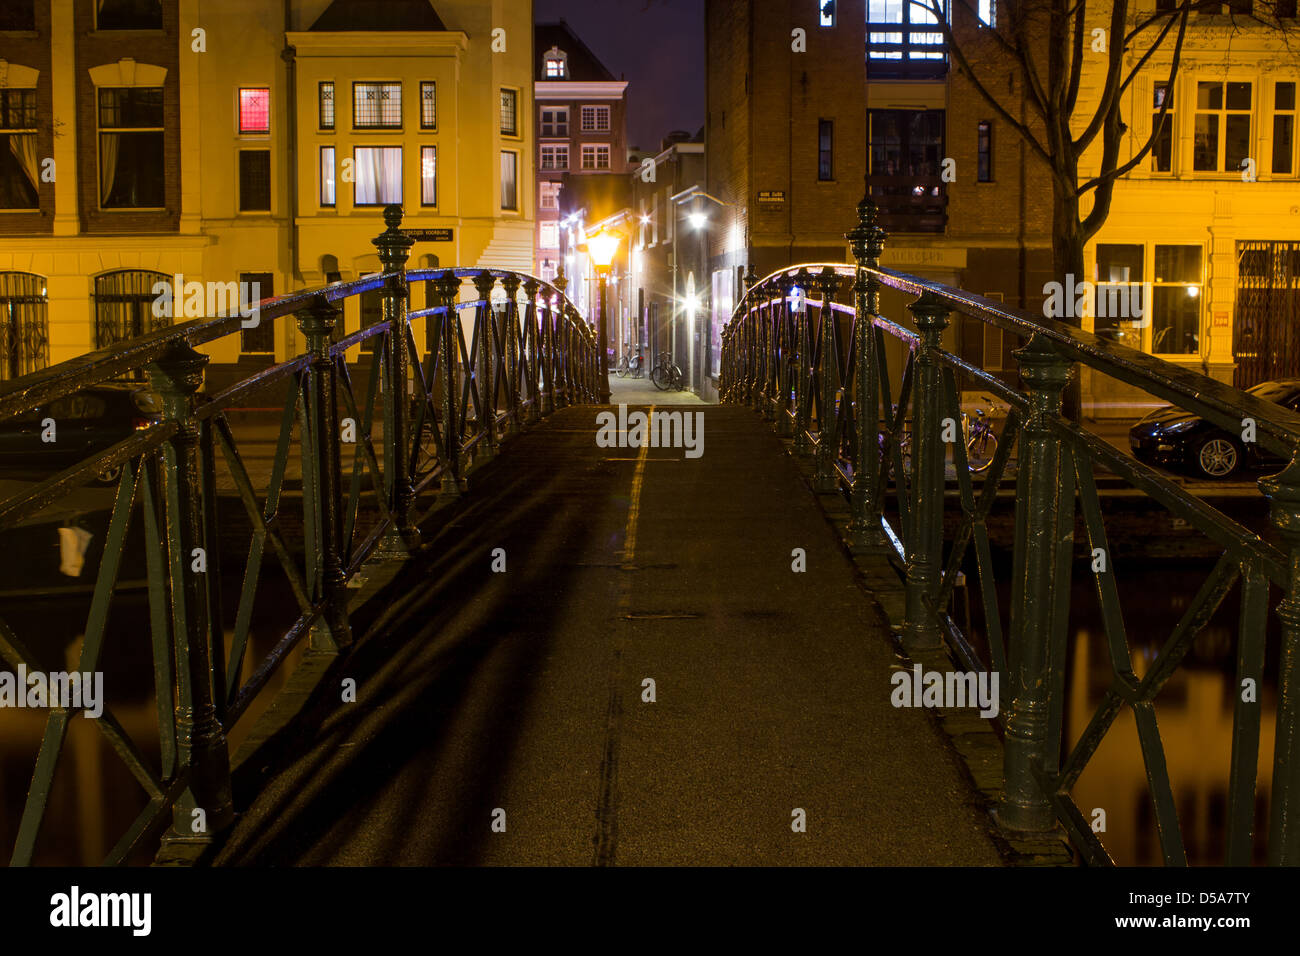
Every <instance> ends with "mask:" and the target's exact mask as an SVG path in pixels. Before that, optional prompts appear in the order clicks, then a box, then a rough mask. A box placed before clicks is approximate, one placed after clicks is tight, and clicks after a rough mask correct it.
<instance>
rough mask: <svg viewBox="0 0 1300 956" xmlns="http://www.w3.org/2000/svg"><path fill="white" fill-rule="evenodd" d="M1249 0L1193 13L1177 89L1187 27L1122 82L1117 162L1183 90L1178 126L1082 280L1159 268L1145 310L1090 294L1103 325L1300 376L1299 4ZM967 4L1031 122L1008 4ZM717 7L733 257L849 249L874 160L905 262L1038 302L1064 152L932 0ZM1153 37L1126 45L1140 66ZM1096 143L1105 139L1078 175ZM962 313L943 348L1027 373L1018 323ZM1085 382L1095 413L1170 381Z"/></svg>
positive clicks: (743, 1) (711, 98) (1048, 272)
mask: <svg viewBox="0 0 1300 956" xmlns="http://www.w3.org/2000/svg"><path fill="white" fill-rule="evenodd" d="M1157 2H1162V0H1145V2H1144V0H1138V2H1137V3H1136V4H1135V7H1136V9H1135V10H1134V11H1133V12H1132V15H1131V16H1132V19H1133V24H1131V25H1130V26H1133V25H1136V23H1137V22H1138V20H1139V19H1141V18H1149V17H1151V16H1152V15H1153V14H1155V13H1156V12H1157V6H1156V4H1157ZM1263 6H1266V7H1267V9H1266V10H1260V11H1257V13H1259V14H1261V15H1262V16H1264V18H1265V19H1267V18H1268V17H1269V16H1272V15H1273V11H1274V6H1273V5H1272V4H1267V5H1263ZM1170 8H1171V7H1169V6H1165V5H1163V2H1162V6H1161V7H1160V9H1161V10H1166V9H1170ZM1234 9H1235V10H1236V12H1237V16H1236V17H1235V19H1234V18H1231V17H1230V16H1229V14H1230V13H1231V12H1232V11H1230V10H1229V9H1228V8H1227V7H1226V6H1225V7H1223V8H1214V9H1211V8H1208V7H1207V8H1205V9H1203V10H1200V11H1198V12H1197V13H1194V14H1193V15H1192V17H1191V21H1190V24H1189V27H1188V32H1187V39H1186V41H1185V44H1184V49H1183V55H1182V61H1181V67H1180V70H1179V73H1178V75H1177V78H1176V81H1175V84H1174V87H1175V88H1174V89H1172V90H1167V89H1166V86H1167V82H1166V81H1167V77H1168V74H1169V69H1170V60H1171V57H1172V43H1169V44H1167V45H1166V46H1165V47H1164V48H1162V50H1161V52H1160V53H1158V54H1157V55H1156V56H1154V57H1152V58H1151V59H1150V61H1149V62H1147V63H1146V64H1145V65H1144V66H1143V68H1142V69H1141V70H1140V71H1139V72H1138V74H1137V77H1136V79H1135V81H1134V82H1133V83H1132V84H1131V85H1130V86H1129V87H1128V89H1127V90H1126V91H1125V97H1126V100H1125V103H1124V107H1123V116H1124V119H1125V122H1126V123H1127V124H1128V127H1129V129H1128V136H1127V140H1128V142H1127V143H1126V146H1125V149H1124V151H1122V152H1123V155H1121V157H1120V162H1123V161H1124V160H1126V159H1127V158H1128V157H1129V156H1131V155H1133V153H1134V152H1135V151H1136V150H1138V149H1140V148H1141V146H1142V145H1143V144H1144V143H1145V142H1146V138H1147V136H1148V135H1149V134H1150V132H1151V130H1152V125H1151V123H1152V117H1153V115H1154V114H1156V113H1157V112H1158V110H1159V106H1160V104H1161V103H1162V102H1163V101H1164V98H1166V97H1168V98H1169V99H1170V102H1171V103H1172V104H1174V105H1173V109H1172V110H1171V111H1170V113H1169V123H1168V127H1169V128H1168V129H1167V130H1165V131H1164V132H1163V133H1162V140H1161V142H1160V143H1159V145H1158V147H1157V149H1156V150H1155V152H1154V155H1153V156H1152V157H1149V158H1148V160H1146V161H1144V162H1142V163H1140V164H1139V165H1138V166H1137V167H1135V168H1134V169H1132V170H1130V171H1129V172H1127V173H1126V174H1125V175H1124V176H1122V177H1121V178H1120V179H1119V181H1118V183H1117V185H1116V189H1115V193H1114V200H1113V203H1112V206H1111V210H1110V214H1109V218H1108V219H1107V221H1106V224H1105V225H1104V226H1103V228H1102V230H1101V232H1100V233H1098V235H1097V236H1095V237H1094V238H1093V241H1092V242H1090V243H1089V244H1088V246H1087V248H1086V250H1085V269H1086V272H1087V273H1088V274H1087V275H1085V276H1081V277H1073V281H1074V282H1076V283H1077V282H1080V281H1085V280H1086V281H1090V282H1094V283H1100V285H1099V286H1098V289H1099V291H1100V292H1102V293H1106V292H1107V291H1108V289H1109V288H1113V287H1122V289H1123V291H1125V292H1127V291H1128V288H1129V287H1130V286H1133V287H1135V289H1134V295H1137V294H1139V293H1138V291H1137V288H1136V287H1144V285H1145V284H1147V283H1149V284H1150V285H1151V289H1150V291H1149V293H1146V294H1145V298H1146V299H1149V308H1147V309H1146V310H1145V311H1144V313H1143V315H1142V316H1140V317H1135V318H1134V319H1132V320H1123V319H1116V318H1106V317H1104V316H1103V317H1102V318H1100V319H1098V318H1097V317H1096V316H1094V315H1092V314H1091V312H1090V313H1089V314H1086V315H1084V316H1083V317H1082V320H1083V327H1084V328H1085V329H1087V330H1089V331H1096V332H1098V333H1099V334H1102V335H1107V336H1110V337H1112V338H1115V339H1116V340H1118V341H1122V342H1123V343H1124V344H1127V345H1132V346H1133V347H1136V348H1140V349H1142V350H1144V351H1147V352H1150V353H1152V354H1155V355H1159V356H1160V357H1161V358H1164V359H1167V360H1169V361H1172V362H1175V363H1177V364H1183V365H1187V366H1189V367H1194V368H1196V369H1197V370H1199V371H1204V372H1206V373H1207V374H1210V375H1212V376H1214V377H1216V378H1219V379H1221V380H1223V381H1227V382H1235V383H1236V384H1238V385H1240V386H1243V387H1246V386H1249V385H1253V384H1255V383H1257V382H1259V381H1262V380H1265V379H1267V378H1274V377H1279V376H1281V375H1297V374H1300V358H1296V359H1294V360H1288V359H1286V358H1285V356H1288V355H1300V351H1298V350H1296V349H1295V348H1293V347H1292V343H1293V336H1294V335H1295V332H1294V331H1293V330H1294V329H1295V328H1296V327H1297V321H1300V313H1297V307H1298V306H1300V300H1297V298H1296V295H1297V283H1298V282H1300V279H1298V278H1297V267H1296V265H1295V263H1297V262H1300V254H1298V251H1297V250H1300V246H1297V245H1296V239H1297V235H1296V232H1297V228H1300V214H1297V213H1296V212H1295V211H1294V210H1296V209H1300V176H1298V173H1300V157H1297V155H1296V141H1295V140H1296V137H1295V129H1294V123H1295V122H1296V120H1295V118H1294V117H1295V111H1296V108H1295V99H1294V91H1295V86H1296V83H1297V82H1300V62H1298V61H1297V60H1296V58H1295V56H1294V54H1293V53H1291V52H1288V49H1287V43H1288V42H1294V40H1295V39H1297V38H1300V34H1297V33H1296V32H1295V30H1296V21H1295V19H1294V12H1295V11H1294V7H1293V5H1292V6H1290V7H1287V6H1286V5H1279V6H1278V7H1277V8H1276V10H1277V12H1278V13H1280V14H1282V17H1281V19H1280V20H1278V19H1276V17H1275V18H1274V20H1273V22H1272V23H1271V24H1269V23H1267V22H1256V21H1251V20H1246V19H1243V18H1242V17H1241V13H1242V9H1241V4H1235V5H1234ZM949 10H950V12H949V16H950V18H951V25H952V31H953V34H954V36H955V37H956V41H957V43H958V44H959V45H960V47H961V49H962V51H963V53H965V54H966V59H967V61H968V62H969V63H970V64H971V68H972V70H973V71H974V73H975V76H976V78H978V79H981V80H983V81H984V82H985V83H986V85H988V86H990V87H993V86H994V84H995V83H996V95H997V97H998V100H999V102H1000V103H1001V104H1002V105H1003V106H1004V107H1005V108H1006V109H1007V111H1008V113H1009V114H1010V115H1012V116H1014V117H1016V118H1017V119H1018V120H1019V121H1020V122H1023V123H1027V124H1029V125H1030V126H1031V127H1032V126H1033V125H1034V119H1033V113H1032V110H1031V108H1030V107H1029V105H1028V102H1027V99H1026V97H1025V95H1024V91H1023V88H1022V87H1021V78H1020V76H1019V75H1018V71H1017V70H1016V69H1014V67H1015V64H1014V63H1013V62H1012V61H1010V60H1008V59H1007V58H1006V57H1005V56H1004V55H1003V54H1002V53H1001V52H1000V51H999V50H998V48H997V44H996V42H995V39H996V38H994V37H993V36H992V33H993V31H994V30H996V29H997V10H996V4H994V3H993V2H991V0H987V2H982V3H978V4H974V5H968V4H964V3H962V4H955V5H953V6H952V7H950V8H949ZM1288 14H1289V16H1288ZM1109 16H1110V12H1109V8H1108V7H1106V6H1105V5H1103V6H1102V7H1099V8H1097V9H1095V10H1092V9H1090V10H1089V14H1088V22H1087V26H1088V29H1089V31H1091V30H1092V28H1093V27H1094V26H1095V27H1097V28H1100V29H1102V30H1105V29H1106V28H1108V26H1109ZM706 21H707V30H708V50H709V66H708V125H707V138H706V143H707V150H708V179H707V183H708V191H709V192H710V193H712V194H714V195H717V196H719V197H721V198H722V199H724V200H728V201H731V202H735V203H736V204H737V208H736V209H735V211H734V212H732V213H730V218H731V220H732V221H733V222H734V223H736V224H737V225H738V226H739V227H740V228H742V229H743V230H744V233H745V235H746V236H747V239H746V242H745V245H744V250H745V251H744V253H742V254H740V255H737V254H736V253H734V252H733V251H731V239H730V236H729V234H728V231H727V230H726V229H722V230H719V231H717V232H715V233H714V236H713V240H714V244H713V247H712V259H711V263H710V268H711V271H712V272H713V274H714V275H722V276H726V275H727V274H729V273H731V272H734V270H735V268H736V267H737V266H739V265H740V264H741V263H742V260H744V259H748V260H749V261H751V262H752V263H753V264H754V266H755V269H756V271H757V273H758V275H759V276H763V275H766V274H767V273H769V272H771V271H772V270H774V269H776V268H780V267H783V266H786V265H791V264H796V263H800V262H806V261H816V260H827V261H846V260H847V258H848V250H847V245H846V243H845V241H844V239H843V233H844V232H845V231H846V230H847V229H848V228H850V227H851V226H852V224H853V213H854V205H855V204H856V202H857V199H858V198H860V196H861V193H862V191H863V188H864V187H863V183H864V181H865V183H866V185H867V187H869V189H870V192H871V195H872V197H873V199H874V200H875V201H876V203H877V206H878V207H879V209H880V221H881V225H882V226H884V228H885V229H886V230H887V232H888V237H889V238H888V240H887V242H886V246H885V253H884V256H883V258H882V264H883V265H885V266H888V267H891V268H895V269H900V270H902V271H906V272H910V273H914V274H916V275H920V276H923V277H926V278H931V279H935V280H937V281H941V282H945V283H949V284H953V285H958V286H961V287H963V288H965V289H968V290H969V291H972V292H976V293H979V294H981V295H984V296H987V297H990V298H994V299H999V300H1002V301H1005V302H1008V303H1010V304H1013V305H1016V306H1018V307H1021V308H1025V309H1029V310H1031V311H1035V312H1038V311H1040V310H1042V309H1043V307H1044V303H1045V300H1046V299H1047V298H1048V295H1049V289H1050V284H1051V283H1053V282H1059V283H1062V284H1063V285H1064V284H1065V283H1066V282H1067V281H1069V279H1068V278H1067V277H1064V276H1056V275H1054V274H1053V267H1052V247H1051V224H1052V190H1051V178H1050V173H1049V172H1048V169H1047V166H1046V164H1045V163H1044V162H1042V161H1041V160H1040V159H1039V158H1037V157H1036V156H1035V155H1034V154H1033V153H1032V151H1031V150H1029V149H1028V148H1027V146H1026V144H1025V143H1024V141H1023V140H1022V139H1021V138H1020V136H1019V135H1018V134H1017V133H1016V131H1015V130H1014V129H1013V128H1012V127H1011V126H1010V125H1009V124H1006V123H1004V122H1003V121H1002V119H1000V118H999V116H998V115H997V114H996V113H995V111H994V110H993V109H992V108H991V107H990V106H989V105H988V103H987V101H986V100H985V99H984V98H983V97H982V96H981V95H980V93H979V91H978V90H977V89H976V87H975V85H974V83H973V81H972V78H971V76H969V75H968V74H966V72H965V71H964V70H962V69H959V68H956V67H954V59H955V58H954V56H953V55H952V53H951V51H950V50H949V49H948V45H947V42H946V40H945V37H944V34H943V33H942V32H940V31H938V30H936V29H935V23H934V22H933V21H932V20H930V21H929V22H927V14H925V13H924V11H921V10H919V9H917V8H916V7H914V6H912V5H909V4H906V3H903V4H895V3H891V2H887V0H839V2H837V3H835V4H834V5H827V4H823V3H819V2H817V0H709V2H708V4H707V15H706ZM1089 35H1091V33H1090V34H1089ZM1145 49H1146V48H1145V47H1144V46H1141V45H1137V46H1135V47H1134V48H1133V49H1131V50H1130V51H1129V52H1128V53H1127V54H1126V56H1127V57H1128V60H1127V67H1128V68H1131V67H1133V66H1135V65H1137V62H1136V58H1137V57H1138V56H1140V55H1141V54H1142V53H1143V52H1145ZM1105 60H1106V58H1105V57H1101V56H1096V57H1094V58H1093V59H1092V60H1087V59H1085V68H1084V71H1083V79H1082V83H1081V84H1080V95H1079V101H1078V102H1079V105H1078V108H1077V109H1076V111H1075V114H1074V116H1075V120H1076V123H1075V125H1076V127H1078V128H1076V129H1075V130H1074V132H1075V135H1078V134H1079V133H1080V132H1082V122H1083V119H1082V118H1085V117H1087V116H1088V115H1090V114H1091V112H1092V110H1093V108H1094V107H1095V104H1096V103H1097V102H1098V97H1099V96H1100V95H1101V89H1102V85H1103V83H1104V64H1105ZM1230 99H1231V101H1232V102H1231V105H1230V104H1229V100H1230ZM1248 159H1249V160H1251V161H1252V162H1251V163H1246V162H1245V161H1246V160H1248ZM1099 163H1100V140H1098V141H1097V143H1096V145H1095V146H1094V148H1093V150H1092V152H1091V153H1089V154H1087V155H1086V156H1085V162H1084V164H1083V166H1082V167H1081V170H1080V173H1081V181H1086V180H1087V179H1088V178H1090V177H1091V176H1093V175H1095V174H1096V173H1097V171H1098V168H1099ZM1247 172H1249V173H1250V176H1249V177H1247V176H1245V175H1244V174H1245V173H1247ZM1087 211H1088V209H1087V207H1086V205H1085V207H1084V209H1083V212H1084V214H1086V213H1087ZM884 299H885V307H886V309H887V310H888V312H889V314H891V315H905V310H904V309H903V308H902V307H903V305H904V302H903V301H902V299H901V298H899V297H895V296H892V295H891V294H889V293H887V294H886V295H885V297H884ZM946 335H947V338H946V341H945V346H946V347H948V348H951V349H953V350H954V351H957V352H959V353H960V354H961V355H962V356H963V357H964V358H966V359H968V360H969V361H972V362H975V363H976V364H979V365H981V366H982V367H984V368H986V369H988V370H990V371H993V372H996V373H1005V374H1007V375H1008V376H1011V375H1013V374H1014V371H1013V367H1014V360H1013V359H1012V358H1011V357H1010V355H1009V352H1010V350H1011V349H1012V348H1014V347H1015V346H1016V345H1017V341H1016V340H1015V339H1014V338H1013V337H1011V336H1007V335H1004V334H1003V333H1001V332H1000V331H998V330H996V329H989V328H986V327H985V326H984V324H983V323H980V322H976V321H973V320H969V319H964V318H961V317H955V318H954V321H953V323H952V326H951V327H950V328H949V330H948V332H947V333H946ZM1082 384H1083V398H1084V411H1085V414H1091V415H1093V416H1096V417H1107V416H1121V417H1127V416H1131V415H1132V414H1134V413H1136V412H1139V411H1141V410H1142V409H1144V408H1146V407H1149V406H1150V405H1151V404H1153V403H1154V400H1153V399H1152V398H1151V397H1150V396H1146V395H1144V394H1143V393H1140V392H1138V391H1136V390H1134V389H1131V388H1127V387H1124V386H1121V385H1120V384H1119V383H1117V382H1114V381H1113V380H1109V379H1103V378H1102V377H1100V376H1094V375H1092V374H1091V373H1086V372H1085V375H1084V381H1083V383H1082Z"/></svg>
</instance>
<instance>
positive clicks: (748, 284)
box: [745, 262, 758, 289]
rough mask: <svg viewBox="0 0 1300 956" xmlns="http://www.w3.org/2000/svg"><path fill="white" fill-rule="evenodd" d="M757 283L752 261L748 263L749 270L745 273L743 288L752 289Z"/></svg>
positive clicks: (756, 274)
mask: <svg viewBox="0 0 1300 956" xmlns="http://www.w3.org/2000/svg"><path fill="white" fill-rule="evenodd" d="M756 285H758V273H757V272H755V271H754V263H752V262H751V263H750V264H749V272H747V273H746V274H745V288H747V289H752V288H753V287H754V286H756Z"/></svg>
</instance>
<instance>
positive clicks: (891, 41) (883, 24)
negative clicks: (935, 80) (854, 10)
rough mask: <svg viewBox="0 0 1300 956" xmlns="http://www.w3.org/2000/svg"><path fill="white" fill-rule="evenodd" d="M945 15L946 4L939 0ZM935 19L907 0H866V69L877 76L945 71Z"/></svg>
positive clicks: (942, 42)
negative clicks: (935, 28)
mask: <svg viewBox="0 0 1300 956" xmlns="http://www.w3.org/2000/svg"><path fill="white" fill-rule="evenodd" d="M939 5H940V7H941V8H942V9H943V10H944V11H945V14H944V15H945V16H946V15H947V13H946V11H947V4H946V2H944V0H940V3H939ZM938 22H939V21H938V20H937V19H936V18H935V15H934V13H933V12H931V11H930V10H927V9H926V8H925V7H924V6H922V5H920V4H919V3H913V2H911V0H867V69H868V72H870V73H873V74H875V75H878V76H891V75H892V76H917V75H922V76H924V75H928V76H938V75H942V74H943V73H944V72H945V71H946V70H947V54H948V51H947V47H946V46H945V44H944V39H943V34H942V33H940V32H937V31H935V30H934V29H933V27H934V26H935V25H937V24H938Z"/></svg>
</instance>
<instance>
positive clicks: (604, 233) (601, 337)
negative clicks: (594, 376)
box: [587, 226, 623, 404]
mask: <svg viewBox="0 0 1300 956" xmlns="http://www.w3.org/2000/svg"><path fill="white" fill-rule="evenodd" d="M622 239H623V237H622V235H620V234H619V233H617V232H614V231H612V230H610V229H606V228H605V227H604V226H602V227H601V229H600V231H599V232H598V233H596V234H595V235H594V236H588V237H587V255H589V256H591V262H592V265H594V266H595V267H596V275H597V276H599V277H600V312H599V313H598V317H597V323H598V324H597V338H598V342H599V344H598V348H599V349H600V401H601V403H602V404H609V351H608V348H609V331H608V329H607V327H606V321H605V300H606V298H608V293H609V268H610V266H612V265H613V264H614V255H615V253H617V252H618V244H619V243H620V242H621V241H622Z"/></svg>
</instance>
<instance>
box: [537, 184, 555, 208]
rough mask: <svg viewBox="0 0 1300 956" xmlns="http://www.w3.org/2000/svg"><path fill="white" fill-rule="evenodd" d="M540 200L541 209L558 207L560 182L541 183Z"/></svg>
mask: <svg viewBox="0 0 1300 956" xmlns="http://www.w3.org/2000/svg"><path fill="white" fill-rule="evenodd" d="M541 185H542V189H541V202H540V205H541V207H542V208H543V209H559V208H560V184H559V183H542V184H541Z"/></svg>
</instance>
